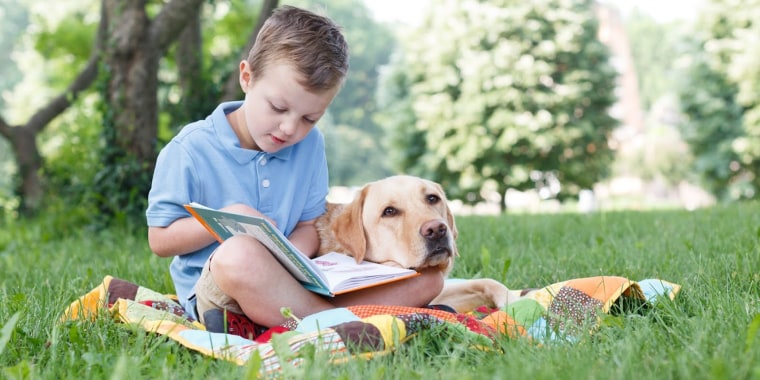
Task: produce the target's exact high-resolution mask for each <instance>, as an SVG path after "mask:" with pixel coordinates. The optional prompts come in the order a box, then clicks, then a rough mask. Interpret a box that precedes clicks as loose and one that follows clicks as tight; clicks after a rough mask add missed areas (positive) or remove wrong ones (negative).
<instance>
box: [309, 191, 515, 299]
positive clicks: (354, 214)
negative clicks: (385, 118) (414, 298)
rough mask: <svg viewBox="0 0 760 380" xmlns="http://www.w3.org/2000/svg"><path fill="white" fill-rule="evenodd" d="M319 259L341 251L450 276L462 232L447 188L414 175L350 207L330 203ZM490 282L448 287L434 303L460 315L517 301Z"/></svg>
mask: <svg viewBox="0 0 760 380" xmlns="http://www.w3.org/2000/svg"><path fill="white" fill-rule="evenodd" d="M316 226H317V231H318V232H319V238H320V250H319V254H325V253H327V252H331V251H334V252H339V253H344V254H346V255H349V256H352V257H354V258H355V259H356V261H357V262H361V261H362V260H367V261H371V262H376V263H381V264H385V265H392V266H399V267H404V268H413V269H423V268H436V269H438V270H440V271H442V272H444V273H445V274H448V273H449V272H450V271H451V269H452V267H453V264H454V260H455V258H456V257H457V256H458V254H459V253H458V251H457V247H456V243H455V240H456V237H457V229H456V225H455V222H454V216H453V215H452V213H451V211H450V210H449V207H448V204H447V202H446V195H445V193H444V191H443V188H442V187H441V186H440V185H439V184H437V183H435V182H432V181H428V180H425V179H422V178H418V177H413V176H393V177H388V178H385V179H382V180H379V181H376V182H371V183H369V184H367V185H365V186H364V187H363V188H362V189H361V190H360V192H359V193H358V195H357V196H356V197H355V198H354V200H353V201H352V202H350V203H348V204H332V203H331V204H328V208H327V213H326V214H325V215H323V216H322V217H320V218H319V219H317V222H316ZM514 296H515V295H513V294H512V293H511V292H510V291H509V289H507V288H506V287H505V286H504V285H503V284H501V283H499V282H498V281H495V280H491V279H474V280H462V281H457V282H453V283H449V282H447V283H446V285H445V286H444V289H443V291H442V292H441V294H440V295H438V296H437V297H436V298H435V299H434V300H433V301H432V302H431V303H434V304H444V305H448V306H451V307H453V308H454V309H455V310H457V311H458V312H465V311H469V310H472V309H473V308H475V307H477V306H480V305H488V306H491V307H499V308H501V307H503V306H504V305H506V304H507V303H508V302H509V298H510V297H514Z"/></svg>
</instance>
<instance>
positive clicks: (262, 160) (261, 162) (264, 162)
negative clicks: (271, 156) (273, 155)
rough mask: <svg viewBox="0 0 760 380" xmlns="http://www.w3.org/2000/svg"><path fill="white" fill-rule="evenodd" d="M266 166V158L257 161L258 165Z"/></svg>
mask: <svg viewBox="0 0 760 380" xmlns="http://www.w3.org/2000/svg"><path fill="white" fill-rule="evenodd" d="M266 164H267V159H266V158H262V159H261V161H259V165H261V166H264V165H266Z"/></svg>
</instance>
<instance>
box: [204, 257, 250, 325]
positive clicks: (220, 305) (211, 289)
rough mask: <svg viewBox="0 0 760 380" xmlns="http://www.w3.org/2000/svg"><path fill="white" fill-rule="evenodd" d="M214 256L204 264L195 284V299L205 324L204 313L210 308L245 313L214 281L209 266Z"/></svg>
mask: <svg viewBox="0 0 760 380" xmlns="http://www.w3.org/2000/svg"><path fill="white" fill-rule="evenodd" d="M212 257H214V256H213V255H212V256H211V257H209V259H208V260H207V261H206V264H205V265H203V271H202V272H201V277H200V278H199V279H198V282H197V283H196V284H195V299H196V303H197V304H196V308H197V311H198V319H199V320H200V322H201V323H203V324H204V325H205V324H206V321H205V319H204V318H203V313H205V312H206V311H208V310H212V309H219V310H224V309H226V310H227V311H230V312H232V313H236V314H241V315H244V314H245V313H243V309H241V308H240V305H238V303H237V302H236V301H235V300H233V299H232V298H230V297H229V296H228V295H226V294H224V292H222V290H221V289H219V287H218V286H216V282H214V278H213V277H212V276H211V269H210V266H209V265H210V264H211V258H212Z"/></svg>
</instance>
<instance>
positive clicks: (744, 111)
mask: <svg viewBox="0 0 760 380" xmlns="http://www.w3.org/2000/svg"><path fill="white" fill-rule="evenodd" d="M758 19H760V1H758V0H736V1H728V2H725V1H712V2H710V3H708V4H707V6H706V7H705V8H704V11H703V14H702V15H701V17H700V19H699V22H698V23H697V24H696V30H695V32H694V36H695V37H694V39H695V42H694V45H695V48H694V49H693V51H692V59H691V60H690V61H689V62H688V66H687V67H686V69H687V70H688V73H689V77H688V81H686V82H685V83H684V84H683V85H682V86H681V88H680V102H681V107H682V111H683V113H684V115H685V118H684V123H683V124H682V125H681V130H682V132H681V133H682V134H683V135H684V138H685V140H686V141H687V143H688V144H689V147H690V149H691V151H692V154H693V155H694V156H695V164H696V167H695V169H696V171H697V172H698V173H699V174H700V176H701V178H702V181H703V184H704V185H705V187H706V188H707V189H708V190H710V191H711V192H712V193H713V194H714V195H716V196H718V197H720V198H722V199H739V198H752V197H754V196H756V195H757V192H758V190H760V177H759V176H758V175H757V174H756V173H759V172H760V84H759V83H760V58H759V57H760V40H758V39H757V36H758V35H760V23H758V22H757V20H758Z"/></svg>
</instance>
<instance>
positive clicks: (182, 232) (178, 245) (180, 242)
mask: <svg viewBox="0 0 760 380" xmlns="http://www.w3.org/2000/svg"><path fill="white" fill-rule="evenodd" d="M221 210H223V211H229V212H234V213H238V214H245V215H255V216H260V217H264V218H267V217H266V216H265V215H263V214H262V213H260V212H259V211H258V210H256V209H254V208H252V207H250V206H246V205H244V204H233V205H230V206H227V207H224V208H222V209H221ZM267 219H269V218H267ZM269 221H270V222H272V223H274V221H272V220H271V219H269ZM314 233H315V234H316V230H314ZM215 241H216V239H215V238H214V236H213V235H211V233H210V232H208V230H206V228H205V227H203V225H202V224H201V223H200V222H199V221H198V220H196V219H195V218H193V217H186V218H180V219H177V220H175V221H174V222H172V223H171V224H170V225H168V226H166V227H149V228H148V244H149V245H150V249H151V251H153V253H155V254H156V255H158V256H161V257H171V256H178V255H184V254H186V253H190V252H195V251H197V250H199V249H201V248H204V247H206V246H208V245H209V244H211V243H213V242H215ZM299 249H300V247H299Z"/></svg>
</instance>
